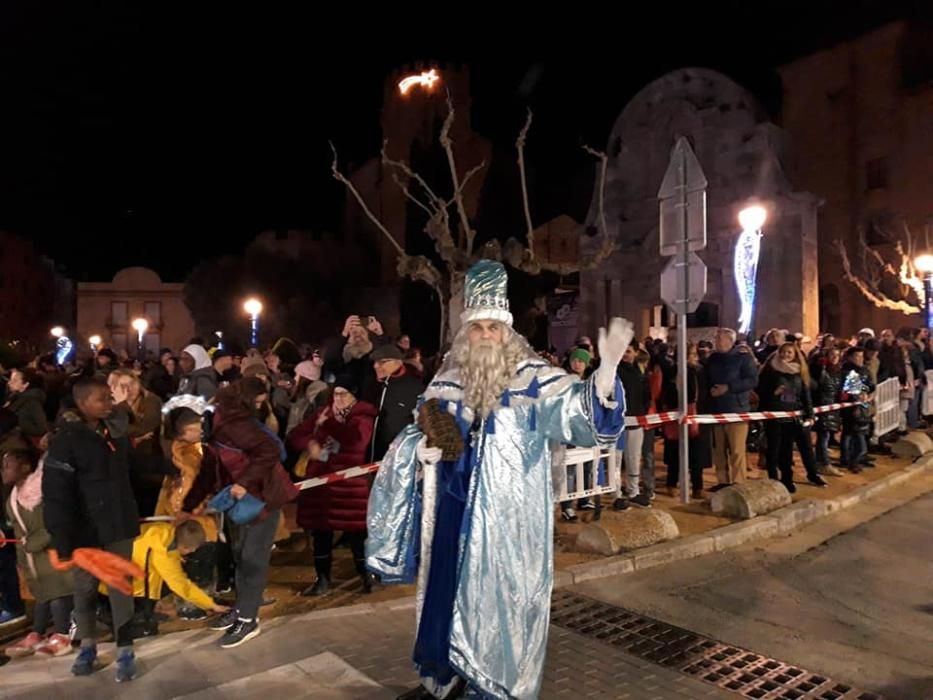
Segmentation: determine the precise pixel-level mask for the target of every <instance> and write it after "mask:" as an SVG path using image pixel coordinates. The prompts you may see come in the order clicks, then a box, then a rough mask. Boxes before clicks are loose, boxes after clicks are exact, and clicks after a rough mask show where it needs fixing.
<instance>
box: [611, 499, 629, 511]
mask: <svg viewBox="0 0 933 700" xmlns="http://www.w3.org/2000/svg"><path fill="white" fill-rule="evenodd" d="M626 508H628V501H626V500H625V499H624V498H617V499H616V500H614V501H613V502H612V509H613V510H625V509H626Z"/></svg>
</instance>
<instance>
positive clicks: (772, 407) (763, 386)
mask: <svg viewBox="0 0 933 700" xmlns="http://www.w3.org/2000/svg"><path fill="white" fill-rule="evenodd" d="M779 387H784V391H783V392H782V393H781V394H775V391H777V389H778V388H779ZM757 393H758V400H759V403H758V410H760V411H803V415H802V416H801V417H802V418H812V417H813V401H812V397H811V395H810V387H809V386H808V385H807V383H806V382H804V381H803V377H801V376H800V373H799V372H794V373H789V372H782V371H781V370H779V369H777V368H776V367H775V366H774V365H773V364H771V363H770V362H769V363H768V364H767V365H765V367H764V369H762V371H761V376H760V377H759V379H758V392H757ZM777 420H779V421H783V422H787V421H791V420H794V419H793V418H779V419H777Z"/></svg>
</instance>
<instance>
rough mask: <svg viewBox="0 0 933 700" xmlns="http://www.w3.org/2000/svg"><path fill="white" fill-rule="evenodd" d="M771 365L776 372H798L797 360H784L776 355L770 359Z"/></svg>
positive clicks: (798, 364)
mask: <svg viewBox="0 0 933 700" xmlns="http://www.w3.org/2000/svg"><path fill="white" fill-rule="evenodd" d="M771 366H772V367H774V369H776V370H777V371H778V372H783V373H784V374H800V363H799V362H784V360H782V359H781V358H780V357H778V356H777V355H775V356H774V359H773V360H771Z"/></svg>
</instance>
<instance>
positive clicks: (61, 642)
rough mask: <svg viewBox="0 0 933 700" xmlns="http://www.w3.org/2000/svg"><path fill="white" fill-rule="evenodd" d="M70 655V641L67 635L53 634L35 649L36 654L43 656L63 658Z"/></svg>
mask: <svg viewBox="0 0 933 700" xmlns="http://www.w3.org/2000/svg"><path fill="white" fill-rule="evenodd" d="M70 653H71V640H70V639H69V638H68V635H67V634H53V635H52V636H50V637H49V638H48V639H46V640H45V641H44V642H42V644H40V645H39V646H37V647H36V654H41V655H43V656H64V655H65V654H70Z"/></svg>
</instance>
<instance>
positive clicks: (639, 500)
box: [629, 493, 651, 508]
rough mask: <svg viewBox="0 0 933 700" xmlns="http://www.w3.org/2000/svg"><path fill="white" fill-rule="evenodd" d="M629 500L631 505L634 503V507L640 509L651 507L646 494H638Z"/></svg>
mask: <svg viewBox="0 0 933 700" xmlns="http://www.w3.org/2000/svg"><path fill="white" fill-rule="evenodd" d="M629 500H630V501H631V502H632V503H634V504H635V505H636V506H641V507H642V508H650V507H651V499H650V498H649V497H648V495H647V494H644V493H640V494H638V495H637V496H632V497H631V498H630V499H629Z"/></svg>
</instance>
